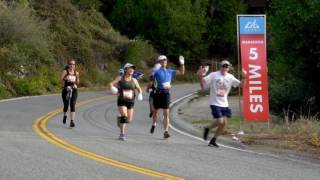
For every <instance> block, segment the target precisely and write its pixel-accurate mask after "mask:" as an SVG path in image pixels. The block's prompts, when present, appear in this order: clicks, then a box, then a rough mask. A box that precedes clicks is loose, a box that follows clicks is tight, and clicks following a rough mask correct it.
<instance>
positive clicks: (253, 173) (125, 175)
mask: <svg viewBox="0 0 320 180" xmlns="http://www.w3.org/2000/svg"><path fill="white" fill-rule="evenodd" d="M197 89H198V86H197V85H179V86H175V88H174V89H173V90H172V100H175V99H178V98H180V97H182V96H184V95H187V94H189V93H191V92H194V91H195V90H197ZM78 105H79V106H78V107H77V109H76V111H77V118H76V127H75V128H73V129H70V128H68V127H67V126H64V125H63V124H62V114H61V107H62V101H61V97H60V95H50V96H41V97H30V98H22V99H15V100H9V101H0V179H1V180H16V179H24V180H43V179H47V180H56V179H59V180H60V179H66V180H67V179H68V180H69V179H70V180H82V179H83V180H88V179H98V180H100V179H101V180H109V179H110V180H113V179H119V180H125V179H126V180H127V179H128V180H131V179H132V180H136V179H137V180H140V179H159V178H160V179H161V178H162V179H195V180H196V179H199V180H213V179H246V180H248V179H268V180H269V179H279V180H280V179H281V180H284V179H290V180H293V179H297V180H302V179H308V180H309V179H310V180H311V179H315V180H316V179H317V180H319V177H320V165H319V164H317V163H315V162H308V161H300V160H292V159H287V158H281V157H276V156H269V155H261V154H257V153H252V152H246V151H240V150H237V149H230V148H226V147H220V148H214V147H208V146H207V143H206V142H203V141H200V140H197V139H194V138H190V137H187V136H185V135H182V134H180V133H177V132H175V131H173V130H171V131H170V133H171V135H172V137H171V138H169V139H167V140H164V139H163V128H162V125H161V123H160V122H161V121H159V124H158V126H157V128H156V130H155V133H154V134H153V135H151V134H150V133H149V129H150V126H151V119H149V117H148V113H149V109H148V97H147V96H146V94H145V96H144V100H143V101H142V102H136V105H135V115H134V120H133V122H132V123H131V124H130V125H129V128H128V132H127V136H128V140H127V141H125V142H123V141H119V140H118V135H119V131H118V128H117V126H116V115H117V114H118V112H117V107H116V97H115V96H112V95H110V94H107V93H106V92H90V93H89V92H86V93H85V92H83V93H82V92H81V91H80V93H79V99H78ZM208 110H209V109H208ZM172 121H175V119H172Z"/></svg>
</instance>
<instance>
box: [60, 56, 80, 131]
mask: <svg viewBox="0 0 320 180" xmlns="http://www.w3.org/2000/svg"><path fill="white" fill-rule="evenodd" d="M61 81H62V84H63V89H62V93H61V96H62V101H63V105H64V106H63V120H62V122H63V124H66V122H67V111H68V108H69V104H70V127H71V128H72V127H75V123H74V120H75V116H76V113H75V106H76V101H77V98H78V90H77V84H79V81H80V79H79V72H77V71H76V62H75V60H74V59H71V60H69V62H68V65H67V66H66V68H65V69H64V70H63V72H62V75H61Z"/></svg>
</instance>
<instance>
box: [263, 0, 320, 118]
mask: <svg viewBox="0 0 320 180" xmlns="http://www.w3.org/2000/svg"><path fill="white" fill-rule="evenodd" d="M319 9H320V1H318V0H308V1H301V0H295V1H294V2H293V1H291V0H275V1H273V9H272V12H273V14H272V15H271V17H270V29H271V35H270V36H271V50H272V55H271V58H270V62H269V64H270V68H269V69H270V91H271V93H270V95H271V103H272V106H273V107H274V108H276V110H278V111H281V110H282V108H283V107H287V106H288V105H291V107H293V108H294V110H295V111H296V112H300V111H301V108H302V110H303V109H307V110H305V111H304V112H306V111H308V110H309V107H310V108H311V110H314V112H316V111H317V110H319V107H320V86H319V85H320V79H319V78H315V76H317V74H318V73H319V72H320V56H319V55H320V41H319V39H320V24H319V17H320V10H319Z"/></svg>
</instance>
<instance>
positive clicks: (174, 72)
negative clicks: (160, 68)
mask: <svg viewBox="0 0 320 180" xmlns="http://www.w3.org/2000/svg"><path fill="white" fill-rule="evenodd" d="M170 74H171V75H172V77H174V76H176V74H177V71H176V70H173V69H170Z"/></svg>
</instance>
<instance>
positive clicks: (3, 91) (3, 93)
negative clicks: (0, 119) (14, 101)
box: [0, 85, 11, 98]
mask: <svg viewBox="0 0 320 180" xmlns="http://www.w3.org/2000/svg"><path fill="white" fill-rule="evenodd" d="M9 97H11V93H10V92H9V91H8V89H7V88H6V87H5V86H4V85H0V98H9Z"/></svg>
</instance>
